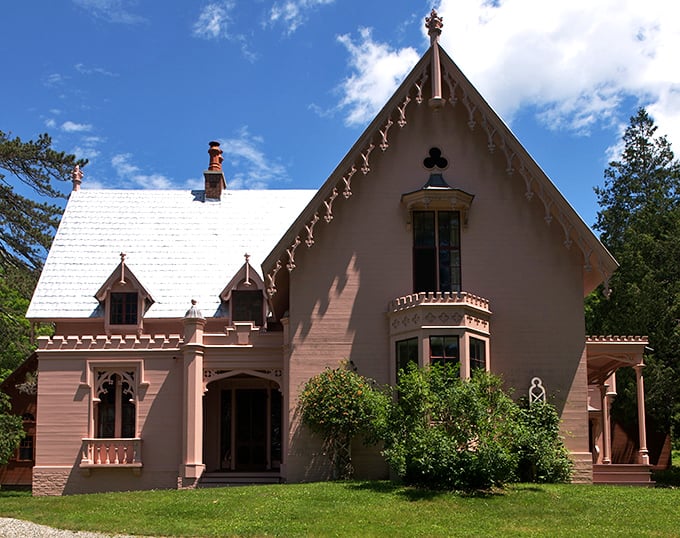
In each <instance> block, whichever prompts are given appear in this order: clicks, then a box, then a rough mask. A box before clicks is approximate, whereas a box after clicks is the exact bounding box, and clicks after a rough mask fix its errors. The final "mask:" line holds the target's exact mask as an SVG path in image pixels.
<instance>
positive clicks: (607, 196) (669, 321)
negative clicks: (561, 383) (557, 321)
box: [586, 108, 680, 432]
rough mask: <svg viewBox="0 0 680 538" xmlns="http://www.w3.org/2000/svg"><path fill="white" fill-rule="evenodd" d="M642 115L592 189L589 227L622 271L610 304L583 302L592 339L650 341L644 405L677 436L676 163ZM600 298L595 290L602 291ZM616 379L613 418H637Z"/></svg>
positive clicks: (679, 170)
mask: <svg viewBox="0 0 680 538" xmlns="http://www.w3.org/2000/svg"><path fill="white" fill-rule="evenodd" d="M656 131H657V126H656V125H655V124H654V121H653V119H652V118H651V117H650V116H649V115H648V114H647V112H646V111H645V110H644V109H643V108H641V109H639V110H638V111H637V114H636V115H635V116H633V117H632V118H631V119H630V124H629V126H628V128H627V129H626V131H625V133H624V135H623V144H624V148H623V153H622V154H621V157H620V159H619V160H617V161H613V162H610V163H609V166H608V168H607V169H606V170H605V173H604V176H605V184H604V187H603V188H596V189H595V192H596V194H597V197H598V202H599V205H600V211H599V213H598V216H597V223H596V224H595V228H596V229H597V230H599V231H600V232H601V236H600V237H601V240H602V242H603V243H604V244H605V246H606V247H607V248H608V249H609V250H610V251H611V253H612V254H613V255H614V257H615V258H616V259H617V260H618V262H619V264H620V267H619V269H618V270H617V271H616V272H615V273H614V275H613V277H612V279H611V282H610V284H611V288H612V293H611V296H610V297H609V299H605V298H603V297H602V294H601V293H598V292H595V293H594V294H593V295H591V296H590V297H589V298H588V299H587V301H586V324H587V330H588V332H589V333H590V334H622V335H626V334H636V335H647V336H649V343H650V347H651V348H652V349H653V352H650V354H649V355H647V356H646V357H645V361H646V363H647V366H648V367H647V368H646V369H645V372H644V374H645V386H646V393H647V397H646V404H647V414H648V416H649V417H650V418H651V422H652V423H653V424H655V425H656V427H657V428H658V429H660V430H661V431H665V432H668V431H670V428H671V426H672V425H673V426H674V429H676V431H678V432H680V429H677V428H678V427H680V364H678V358H679V355H680V327H679V325H678V323H679V320H680V163H679V162H678V161H677V160H676V159H675V157H674V154H673V151H672V149H671V145H670V143H669V142H668V140H667V139H666V138H665V137H664V136H659V135H658V134H657V132H656ZM600 291H601V290H600ZM621 374H623V375H619V379H618V381H619V383H618V390H619V394H621V397H619V398H617V399H616V400H615V408H614V409H613V414H614V416H615V417H617V418H619V419H620V420H622V421H624V422H626V421H634V420H635V417H636V412H635V409H634V406H635V401H636V398H635V387H634V384H633V381H632V376H630V375H629V376H628V377H626V373H625V372H624V371H622V372H621Z"/></svg>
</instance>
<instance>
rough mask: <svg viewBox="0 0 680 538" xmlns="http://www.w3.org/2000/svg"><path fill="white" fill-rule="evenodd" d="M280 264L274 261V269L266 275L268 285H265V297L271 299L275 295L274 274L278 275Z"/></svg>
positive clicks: (278, 261)
mask: <svg viewBox="0 0 680 538" xmlns="http://www.w3.org/2000/svg"><path fill="white" fill-rule="evenodd" d="M281 267H282V264H281V260H276V265H275V266H274V269H272V270H271V272H270V273H269V274H268V275H267V281H268V282H269V284H268V285H267V296H268V297H269V298H270V299H271V298H272V297H274V295H276V291H277V290H276V273H278V272H279V271H280V270H281Z"/></svg>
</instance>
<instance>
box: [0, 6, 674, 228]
mask: <svg viewBox="0 0 680 538" xmlns="http://www.w3.org/2000/svg"><path fill="white" fill-rule="evenodd" d="M432 7H435V8H436V9H437V10H438V11H439V13H440V15H442V16H443V18H444V29H443V34H442V38H441V43H442V45H443V47H444V48H445V49H446V51H447V52H448V53H449V55H450V56H451V57H452V58H453V59H454V61H456V62H457V63H458V65H459V67H461V69H462V70H463V71H464V72H465V74H466V75H467V76H468V78H469V79H470V80H471V81H472V82H473V84H475V85H476V86H477V88H478V89H479V90H480V91H481V93H482V95H484V97H485V98H486V99H487V101H489V103H490V104H491V106H492V107H493V108H494V109H495V110H496V111H497V112H498V113H499V114H500V115H501V117H502V118H503V119H504V120H505V121H506V123H508V125H510V127H511V128H512V130H513V131H514V132H515V134H516V135H517V136H518V137H519V139H520V141H521V142H522V143H523V144H524V145H525V147H526V148H527V150H528V151H529V152H530V153H531V154H532V155H533V156H534V158H535V159H536V160H537V161H538V163H539V165H541V167H542V168H543V169H544V170H545V171H546V172H547V173H548V175H549V176H550V177H551V179H552V180H553V181H554V182H555V184H556V185H557V186H558V188H559V189H560V190H561V191H562V192H563V194H564V195H565V196H566V197H567V199H568V200H569V201H570V202H571V203H572V205H574V207H575V208H576V210H577V211H578V212H579V214H581V216H582V217H583V219H584V220H585V221H586V222H587V223H588V224H590V225H592V224H593V222H594V220H595V215H596V212H597V203H596V197H595V195H594V193H593V187H594V186H595V185H599V184H602V181H603V179H602V178H603V170H604V168H605V167H606V164H607V162H608V160H610V159H611V158H613V157H615V156H616V155H617V153H616V152H617V148H618V147H619V140H620V136H621V133H622V129H623V128H624V127H625V125H626V124H627V122H628V118H629V117H630V116H631V115H632V114H634V113H635V110H636V108H637V107H638V106H641V105H642V106H646V107H648V110H649V111H650V113H651V114H652V115H653V116H654V117H655V119H656V121H657V124H658V125H659V130H660V132H662V133H665V134H667V135H668V136H669V139H670V140H671V142H673V143H674V144H675V146H676V152H680V149H679V148H680V61H679V60H678V56H677V51H678V50H680V3H677V2H671V1H669V0H646V1H645V2H640V1H639V0H571V1H570V2H556V1H554V0H553V1H545V0H486V1H484V0H440V1H439V2H435V3H434V4H433V3H432V2H431V1H429V2H422V1H419V0H389V1H383V0H372V1H370V2H358V1H354V0H274V1H271V0H249V1H240V0H219V1H185V2H179V1H174V2H172V1H170V2H168V1H167V0H166V1H164V2H160V1H158V0H54V1H51V0H37V1H35V2H19V1H17V0H10V1H7V2H5V3H4V5H3V10H2V18H1V19H0V35H2V39H1V40H0V57H2V59H3V70H2V71H3V82H2V83H1V84H0V103H2V115H1V116H0V117H1V118H2V123H1V125H0V130H3V131H5V132H11V133H12V134H13V135H18V136H20V137H21V138H24V139H29V138H35V137H36V136H37V135H38V134H39V133H42V132H48V133H49V134H50V135H52V137H53V139H54V145H55V147H56V148H57V149H59V150H63V151H66V152H69V153H75V154H77V155H78V156H79V157H85V158H88V159H89V160H90V163H89V164H88V166H87V167H86V168H85V170H84V172H85V178H84V183H83V188H102V187H106V188H180V189H184V188H195V187H198V186H200V185H201V184H202V171H203V170H204V169H205V168H206V166H207V162H208V156H207V148H208V145H207V144H208V142H209V141H210V140H220V141H221V142H222V148H223V149H224V151H225V154H224V156H225V166H224V168H225V175H226V176H227V182H228V185H229V188H317V187H319V186H320V185H321V184H322V183H323V181H324V180H325V179H326V178H327V177H328V175H329V174H330V173H331V172H332V170H333V169H334V168H335V166H336V165H337V163H338V162H339V161H340V159H341V158H342V157H343V156H344V154H345V152H346V151H347V150H348V149H349V148H350V146H351V145H352V143H353V142H354V141H355V140H356V139H357V137H358V136H359V135H360V134H361V132H362V131H363V129H364V128H365V126H366V125H367V124H368V123H369V122H370V120H371V119H372V117H373V115H374V114H375V113H376V112H377V111H378V110H379V109H380V107H381V106H382V105H383V104H384V102H385V101H386V100H387V99H388V98H389V96H390V95H391V93H392V92H393V91H394V89H395V88H396V86H397V85H398V83H399V82H400V81H401V80H402V78H403V77H404V76H405V75H406V74H407V73H408V71H409V70H410V68H411V67H412V66H413V64H414V63H415V62H416V61H417V59H418V58H419V57H420V56H421V55H422V54H423V53H424V52H425V50H426V49H427V46H428V39H427V36H426V34H425V30H424V24H423V19H424V17H425V16H426V15H428V14H429V11H430V9H431V8H432ZM69 187H70V184H69V185H64V188H65V189H66V190H68V188H69Z"/></svg>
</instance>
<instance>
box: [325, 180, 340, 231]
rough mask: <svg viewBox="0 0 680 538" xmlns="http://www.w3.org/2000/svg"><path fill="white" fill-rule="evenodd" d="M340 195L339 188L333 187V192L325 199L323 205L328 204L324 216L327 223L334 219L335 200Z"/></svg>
mask: <svg viewBox="0 0 680 538" xmlns="http://www.w3.org/2000/svg"><path fill="white" fill-rule="evenodd" d="M337 196H338V189H336V188H335V187H333V193H332V194H331V197H330V198H329V199H328V200H324V202H323V205H325V206H326V214H325V215H324V217H323V220H325V221H326V222H327V223H328V222H330V221H332V220H333V200H335V198H336V197H337Z"/></svg>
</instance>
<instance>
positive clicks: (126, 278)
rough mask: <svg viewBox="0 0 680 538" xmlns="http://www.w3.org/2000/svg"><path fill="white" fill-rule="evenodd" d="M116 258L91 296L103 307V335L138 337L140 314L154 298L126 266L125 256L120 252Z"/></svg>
mask: <svg viewBox="0 0 680 538" xmlns="http://www.w3.org/2000/svg"><path fill="white" fill-rule="evenodd" d="M120 258H121V259H120V263H119V264H118V266H117V267H116V268H115V269H114V270H113V272H112V273H111V275H110V276H109V277H108V278H107V279H106V281H105V282H104V284H103V285H102V286H101V287H100V288H99V290H98V291H97V293H95V298H96V299H97V300H98V301H99V303H100V304H101V305H102V306H103V308H104V330H105V332H106V334H107V335H111V334H139V333H141V331H142V325H143V318H144V312H146V310H148V308H149V307H150V306H151V305H152V304H153V303H154V299H153V297H152V296H151V294H150V293H149V292H148V291H147V290H146V288H145V287H144V286H143V285H142V283H141V282H140V281H139V279H138V278H137V277H136V276H135V274H134V273H133V272H132V270H131V269H130V267H128V266H127V265H126V263H125V258H126V255H125V253H121V255H120Z"/></svg>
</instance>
